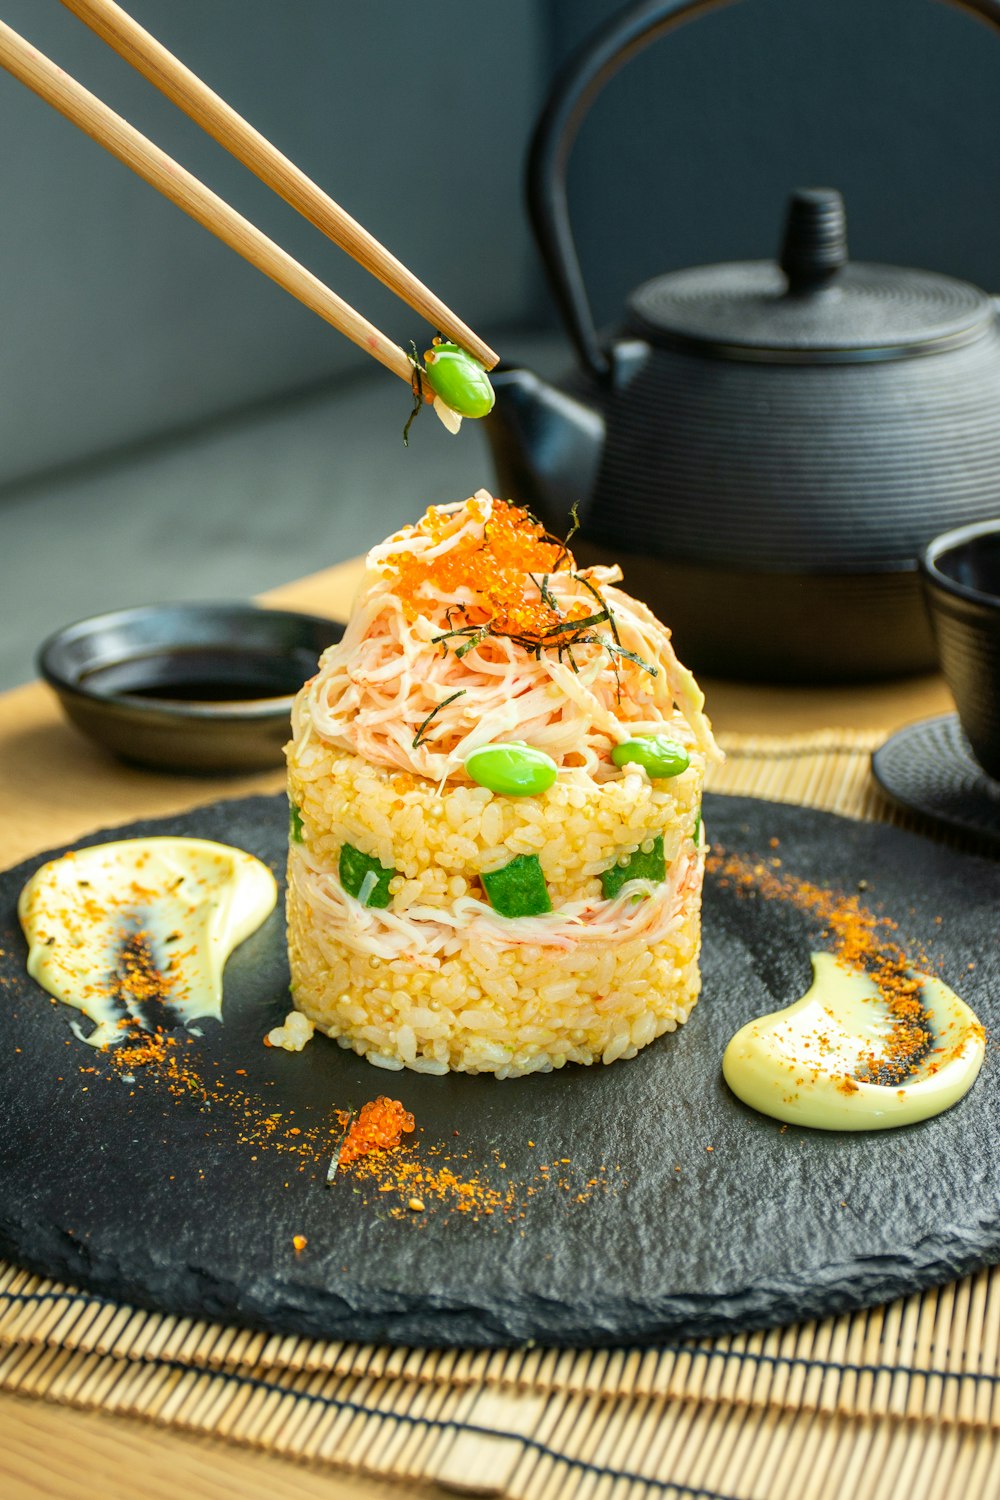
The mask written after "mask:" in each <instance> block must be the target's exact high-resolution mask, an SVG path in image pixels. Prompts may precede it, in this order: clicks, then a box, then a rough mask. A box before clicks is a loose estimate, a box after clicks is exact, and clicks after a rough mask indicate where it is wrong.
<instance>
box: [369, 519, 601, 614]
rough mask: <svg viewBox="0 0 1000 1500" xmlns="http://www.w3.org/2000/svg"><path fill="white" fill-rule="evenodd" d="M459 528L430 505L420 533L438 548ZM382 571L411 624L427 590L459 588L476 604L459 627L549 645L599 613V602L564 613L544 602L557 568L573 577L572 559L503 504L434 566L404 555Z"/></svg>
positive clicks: (413, 555) (460, 610)
mask: <svg viewBox="0 0 1000 1500" xmlns="http://www.w3.org/2000/svg"><path fill="white" fill-rule="evenodd" d="M459 524H460V522H458V521H457V520H456V517H455V516H454V515H449V514H447V513H446V512H444V511H441V510H439V509H438V508H437V507H435V506H432V507H431V509H430V510H429V511H428V512H427V514H426V516H424V517H423V519H422V520H421V521H420V523H419V524H418V526H417V528H416V530H417V533H418V534H419V535H420V536H429V537H430V538H431V540H432V541H433V542H434V543H438V542H441V541H443V540H444V539H445V538H446V537H447V536H448V533H449V532H450V531H453V530H455V529H457V526H458V525H459ZM384 567H385V569H386V571H387V572H388V573H389V574H390V575H391V576H392V577H393V580H394V583H393V588H394V592H395V593H396V594H397V595H398V597H399V599H400V600H401V601H402V604H403V607H404V609H405V610H406V612H407V614H408V615H410V617H411V618H412V617H413V616H415V615H416V614H418V613H419V606H418V604H417V602H416V601H417V595H418V594H419V593H420V592H421V591H422V589H423V588H424V587H425V586H426V585H427V584H430V585H431V586H432V587H433V588H434V589H436V590H439V591H440V592H441V593H442V594H444V595H445V597H448V596H450V595H452V594H454V593H455V592H456V591H457V590H458V589H471V590H472V591H473V592H474V593H475V595H476V603H475V605H462V606H460V607H456V609H455V611H454V615H453V618H454V621H455V623H456V624H462V625H475V626H484V627H488V628H489V629H490V630H491V631H493V633H494V634H497V635H513V636H519V637H527V638H530V639H532V640H538V641H544V640H545V639H546V638H547V637H548V636H550V635H551V634H552V632H553V630H554V629H555V627H556V626H557V625H562V624H564V623H565V622H566V620H572V619H586V618H587V617H588V616H589V615H592V614H594V613H595V612H597V611H598V610H599V608H600V606H599V605H598V603H597V600H596V599H594V598H591V599H590V601H589V603H588V602H587V600H586V599H584V598H581V599H580V600H578V601H575V602H574V603H573V604H572V605H571V606H570V607H569V609H568V612H566V613H561V612H560V611H559V610H558V609H553V608H552V606H551V605H550V604H547V603H546V602H545V600H544V599H543V598H542V593H541V588H540V586H539V585H540V583H541V580H542V579H543V578H544V577H545V576H546V575H547V574H552V573H554V572H555V571H556V570H557V568H567V569H568V570H569V571H573V570H575V568H576V563H575V561H574V559H573V555H572V553H571V552H569V550H568V549H567V548H566V547H565V546H564V545H563V544H562V542H558V541H556V540H555V539H554V538H553V537H550V536H549V534H548V533H547V532H546V530H545V528H544V526H541V525H540V524H539V523H538V522H537V521H535V520H533V519H532V517H531V516H530V515H529V514H528V512H527V511H526V510H522V509H521V508H520V507H519V506H517V505H511V504H510V502H509V501H506V500H497V501H495V502H494V506H493V513H492V515H491V516H490V518H489V520H488V521H487V522H486V525H485V527H484V534H483V536H482V538H479V537H478V536H476V535H475V534H471V535H467V536H466V537H464V538H463V539H462V540H461V541H460V542H459V543H458V544H457V545H456V546H454V547H452V548H450V549H449V550H448V551H447V552H444V553H442V554H441V556H440V557H434V558H431V559H429V560H425V559H424V558H423V557H421V555H420V554H419V553H412V552H402V553H399V554H397V555H396V556H394V557H392V558H390V559H388V560H387V562H386V563H385V564H384ZM529 574H533V575H534V578H535V579H537V580H538V582H535V581H534V580H533V579H532V578H531V577H529V576H528V575H529Z"/></svg>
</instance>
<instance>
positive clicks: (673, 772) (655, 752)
mask: <svg viewBox="0 0 1000 1500" xmlns="http://www.w3.org/2000/svg"><path fill="white" fill-rule="evenodd" d="M611 759H612V760H613V761H614V763H615V765H616V766H629V765H635V766H642V767H644V769H645V771H646V774H647V775H648V776H649V777H650V778H651V779H652V780H654V781H660V780H665V779H666V778H667V777H668V776H679V775H680V774H681V772H682V771H686V770H687V768H688V766H689V765H690V764H691V757H690V756H689V755H688V753H687V751H686V750H685V749H684V746H683V745H680V744H678V742H677V741H676V740H671V739H668V738H667V736H666V735H665V734H650V735H644V736H643V738H642V739H641V740H624V741H623V742H622V744H620V745H616V746H615V747H614V749H613V750H612V752H611Z"/></svg>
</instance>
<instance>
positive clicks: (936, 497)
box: [487, 0, 1000, 681]
mask: <svg viewBox="0 0 1000 1500" xmlns="http://www.w3.org/2000/svg"><path fill="white" fill-rule="evenodd" d="M712 3H713V0H655V3H650V0H646V3H644V4H642V5H639V6H637V7H634V8H631V9H629V10H628V11H627V12H626V13H624V14H623V15H621V16H619V17H618V18H616V19H615V20H613V21H612V22H611V24H610V25H609V26H608V27H607V28H606V29H605V30H604V31H602V32H601V33H600V34H599V35H598V36H597V38H596V39H595V40H594V41H593V42H591V43H590V44H589V45H587V46H586V47H585V48H584V49H583V51H582V52H581V53H580V54H579V55H578V57H577V58H575V59H573V60H572V61H571V62H570V64H569V66H568V68H567V70H566V71H565V72H564V73H563V74H562V76H561V77H560V79H558V80H557V82H556V85H555V88H554V91H553V93H552V96H551V97H550V99H549V102H548V104H547V106H546V108H545V110H544V112H543V114H542V116H541V119H540V121H539V124H538V127H537V129H536V132H535V138H534V141H533V144H532V149H531V155H530V158H529V163H528V194H529V204H530V208H531V215H532V222H533V225H534V229H535V234H536V237H537V240H538V244H539V247H540V250H541V253H542V256H543V258H544V261H545V264H546V268H547V271H548V274H549V277H550V280H551V283H552V288H553V290H554V293H555V296H556V298H557V301H558V303H559V307H560V310H561V312H562V316H563V318H564V320H565V323H566V326H567V329H568V331H569V334H570V337H571V338H572V340H573V343H574V346H575V348H576V351H577V354H578V356H579V359H580V365H581V368H580V369H578V370H577V371H575V372H574V373H573V375H572V376H571V377H570V378H569V380H568V381H566V382H565V383H563V384H562V385H561V386H560V387H554V386H550V385H548V384H546V383H545V382H544V381H542V380H540V379H539V378H538V377H537V376H535V375H533V374H531V373H530V372H528V371H526V370H506V371H501V372H500V373H499V374H497V375H495V376H494V384H495V386H496V391H497V401H496V407H495V409H494V413H493V415H492V416H491V417H490V418H489V419H488V422H487V429H488V431H489V435H490V441H491V444H492V447H493V454H494V459H495V462H496V467H497V477H498V484H499V490H500V493H502V494H504V495H509V496H511V497H513V498H516V499H517V500H518V501H520V502H521V503H523V504H525V505H528V506H529V507H530V508H531V509H532V510H533V511H535V512H536V514H538V515H539V517H540V518H541V519H542V520H544V521H545V523H546V524H547V525H548V526H549V528H550V529H551V530H553V531H556V532H559V533H560V534H561V533H562V532H564V531H565V528H566V522H567V515H568V512H569V509H570V507H571V506H572V505H573V504H574V503H575V502H576V503H578V504H579V515H580V521H581V531H580V534H579V537H578V543H579V545H578V544H577V543H575V544H574V546H575V550H576V551H577V555H578V556H579V557H580V558H581V559H582V560H584V561H587V562H594V561H604V560H615V561H621V563H622V565H623V567H624V568H625V574H626V581H627V585H628V587H629V590H630V592H634V593H636V594H640V595H641V596H643V597H645V598H646V600H647V602H648V603H649V604H650V605H651V607H652V608H653V609H655V610H656V612H657V613H658V614H659V615H660V616H661V618H663V619H664V620H665V621H666V622H667V623H668V624H669V625H671V626H672V628H673V630H674V635H675V638H676V642H677V647H678V651H679V653H680V654H681V656H682V659H684V660H685V661H687V662H688V663H689V664H690V665H691V666H692V667H694V668H695V669H696V670H701V671H707V672H713V673H717V674H722V675H728V676H740V677H748V678H757V679H764V680H771V681H782V680H783V681H795V680H819V679H827V680H830V679H836V678H840V679H842V680H850V679H853V680H858V679H861V678H875V677H884V676H891V675H896V674H900V673H904V672H913V671H920V670H923V669H926V668H929V667H930V666H932V665H933V662H934V649H933V644H932V641H931V637H930V632H929V628H928V625H927V621H926V618H925V613H924V608H923V603H922V599H921V595H920V589H919V583H918V575H917V571H916V557H917V555H918V553H919V552H920V551H921V549H922V548H923V547H924V545H925V544H926V543H927V542H928V541H930V539H931V538H932V537H933V536H935V535H936V534H938V533H939V532H942V531H946V530H948V529H949V528H951V527H954V526H959V525H962V524H964V523H966V522H972V521H979V520H985V519H987V518H988V517H991V516H995V515H998V514H1000V329H998V321H997V315H998V306H1000V304H997V303H994V301H993V300H992V299H991V298H990V297H989V296H987V295H986V293H985V292H981V291H979V290H978V289H977V288H975V287H973V286H969V285H967V284H966V283H964V282H960V281H956V280H953V279H951V278H950V277H947V276H941V275H936V274H932V273H930V272H924V271H915V270H903V269H900V268H898V267H895V266H882V265H871V264H860V263H858V262H851V261H849V260H848V258H847V233H846V223H845V215H844V206H843V202H842V200H841V198H840V195H839V194H838V193H836V192H834V191H832V190H829V189H811V190H808V191H800V192H797V193H795V194H794V195H793V196H792V198H791V201H790V204H789V207H788V212H787V219H786V224H785V231H784V240H783V243H782V248H781V253H780V259H779V261H778V263H775V262H772V261H746V262H740V263H736V264H730V265H717V266H703V267H698V268H695V269H689V270H683V271H676V272H673V273H671V274H669V275H666V276H660V277H658V278H656V279H655V280H653V281H649V282H647V283H646V284H645V285H644V286H641V287H639V289H638V290H637V291H635V292H633V294H632V296H631V297H630V298H629V301H628V313H627V317H626V320H625V323H624V326H623V328H622V329H621V331H620V333H619V334H618V335H617V336H616V337H615V339H614V340H613V341H612V342H611V343H610V344H609V345H607V346H605V345H604V344H602V342H601V341H600V339H599V337H598V334H597V332H596V330H595V328H594V324H593V319H592V316H591V312H590V307H589V304H588V301H587V296H586V293H585V290H584V286H583V281H582V278H581V274H580V267H579V263H578V260H577V257H576V252H575V249H574V246H573V239H572V235H571V231H570V226H569V218H568V212H567V201H566V188H565V167H566V159H567V156H568V153H569V148H570V145H571V143H572V139H573V137H574V135H575V133H576V130H577V129H578V127H579V124H580V121H581V119H582V117H583V115H584V113H585V112H586V110H587V108H588V107H589V105H590V103H591V102H592V101H593V99H594V97H595V95H596V93H597V92H598V90H599V88H600V87H601V85H602V84H603V83H605V82H606V81H607V79H608V78H609V77H610V76H611V74H612V73H613V72H614V71H615V70H616V69H617V68H618V67H619V66H621V64H622V63H623V62H625V61H627V60H628V59H629V58H631V57H634V56H635V55H636V53H638V52H639V51H640V50H641V49H642V48H643V47H644V46H646V45H647V44H648V43H649V42H651V41H653V40H654V39H655V38H656V37H657V36H658V35H660V34H661V33H662V32H663V31H665V30H667V29H668V28H669V27H670V26H671V25H672V24H674V23H675V22H677V21H678V20H680V19H684V18H686V17H688V16H693V15H695V14H696V13H697V12H699V11H701V10H704V9H707V8H708V7H709V5H710V4H712ZM961 3H962V4H963V5H964V6H965V8H967V9H969V10H975V11H976V12H978V13H979V14H980V15H983V16H985V17H987V18H988V19H989V20H991V21H992V22H993V23H994V24H996V25H997V26H998V27H1000V0H961Z"/></svg>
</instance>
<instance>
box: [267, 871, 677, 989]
mask: <svg viewBox="0 0 1000 1500" xmlns="http://www.w3.org/2000/svg"><path fill="white" fill-rule="evenodd" d="M703 862H704V851H703V850H702V851H701V852H699V851H696V850H695V849H694V848H691V849H690V850H689V851H687V852H685V853H684V854H683V855H682V856H680V857H679V858H678V859H677V860H675V862H674V865H673V867H672V868H671V871H670V875H669V877H668V879H667V880H665V881H660V882H659V883H658V884H655V885H654V884H652V883H651V882H649V881H646V880H633V881H630V882H629V883H628V884H626V885H625V886H623V887H622V890H621V892H620V893H619V895H618V896H616V897H615V899H614V900H613V901H600V900H597V901H574V902H569V903H567V904H566V905H564V906H563V907H562V908H561V909H560V910H559V912H558V913H556V914H553V915H551V916H546V917H518V918H516V919H515V920H511V919H509V918H504V917H498V916H497V915H496V913H495V912H494V911H493V910H492V909H491V908H490V907H489V906H488V905H487V904H486V903H485V902H484V901H480V900H477V899H476V898H475V897H474V896H466V897H463V898H461V899H460V900H458V901H455V902H454V903H453V904H452V905H451V907H449V908H447V909H445V908H441V907H429V906H428V907H410V909H409V911H407V912H405V913H399V914H396V913H395V912H392V911H383V910H379V909H377V908H360V907H359V904H358V902H357V901H355V900H354V899H353V898H352V897H350V896H349V895H348V894H347V893H346V892H345V891H344V889H343V887H342V886H341V884H340V882H339V881H338V880H336V879H335V878H333V877H332V876H331V875H330V874H329V873H328V872H326V871H324V870H323V868H322V866H320V865H319V864H318V863H317V862H316V861H315V860H313V859H311V858H310V857H309V855H308V854H307V853H305V852H304V851H303V850H301V849H297V850H295V851H294V854H293V857H292V872H293V878H294V879H295V882H296V885H297V887H298V889H299V890H300V891H301V893H302V895H303V896H304V898H305V899H306V901H308V903H309V907H310V910H311V912H312V915H313V920H314V921H315V923H316V932H317V937H318V939H319V941H320V942H321V943H322V942H323V941H324V939H328V938H330V937H333V938H335V939H336V940H337V941H338V942H341V943H344V944H346V945H347V947H349V948H351V949H352V950H353V951H354V952H356V953H361V954H364V955H366V956H367V957H370V958H378V959H380V960H382V961H392V960H401V961H403V962H405V963H409V964H412V965H413V967H414V968H417V969H436V968H439V967H440V965H441V962H442V960H443V959H445V958H447V957H448V956H449V954H451V953H454V952H455V951H457V950H458V948H459V947H460V946H461V941H460V940H464V939H471V940H472V941H474V942H478V943H480V944H482V945H483V947H484V948H486V947H489V946H493V947H501V948H518V947H534V946H539V945H540V946H542V947H546V948H557V949H563V950H565V951H570V950H572V949H574V948H576V947H577V946H578V945H579V944H580V943H597V944H607V943H609V942H615V943H626V942H630V941H634V940H636V939H639V940H641V941H642V942H643V943H644V944H650V943H658V942H662V941H663V939H664V938H666V937H668V936H669V935H670V934H671V932H672V931H673V929H674V928H675V927H676V926H677V924H678V923H679V922H681V921H682V920H683V916H684V911H685V907H686V902H687V900H688V898H689V897H690V895H691V893H692V891H693V890H694V889H695V888H696V887H699V888H700V884H701V877H702V866H703ZM637 896H642V897H643V898H644V899H642V900H637V899H636V898H637Z"/></svg>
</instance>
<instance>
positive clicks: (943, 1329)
mask: <svg viewBox="0 0 1000 1500" xmlns="http://www.w3.org/2000/svg"><path fill="white" fill-rule="evenodd" d="M877 742H878V741H877V737H874V736H872V735H870V734H852V733H846V732H840V731H831V732H827V733H821V734H813V735H809V736H801V737H798V738H796V739H795V740H789V739H771V738H764V737H754V738H750V737H739V738H736V737H731V738H730V739H729V740H728V741H727V743H726V749H727V753H728V760H727V762H726V764H725V765H724V766H722V767H720V768H718V769H717V770H715V771H714V772H713V774H712V778H711V786H712V789H713V790H714V791H718V792H724V793H725V792H729V793H741V794H747V795H756V796H761V797H769V798H773V799H775V800H780V801H790V802H798V803H802V804H806V805H810V806H815V807H821V808H825V809H827V810H829V811H836V812H841V813H845V814H847V815H849V816H854V817H866V818H874V817H881V818H885V819H887V820H889V821H893V822H897V823H901V824H904V825H905V824H906V822H907V819H906V818H905V817H903V816H897V815H896V814H894V813H893V812H892V811H890V810H889V809H888V808H887V806H886V805H885V804H884V803H883V802H882V800H881V798H880V795H879V793H878V791H877V789H876V788H875V786H874V784H873V783H872V782H871V778H870V773H869V756H870V752H871V750H872V749H873V748H874V747H875V745H876V744H877ZM709 833H711V830H710V829H709ZM0 1387H3V1388H7V1389H11V1390H17V1391H20V1392H22V1393H24V1394H31V1395H36V1396H44V1397H47V1398H48V1399H50V1400H54V1401H61V1402H64V1403H67V1404H71V1405H75V1406H82V1407H98V1408H101V1409H103V1410H107V1411H112V1412H121V1413H128V1414H132V1415H136V1416H141V1417H145V1418H147V1419H151V1420H154V1421H157V1422H161V1423H166V1424H169V1425H174V1426H178V1427H183V1428H185V1429H187V1430H190V1431H193V1432H200V1433H209V1434H214V1435H216V1436H219V1437H225V1438H227V1439H229V1440H231V1441H235V1442H240V1443H244V1444H248V1445H251V1446H257V1447H262V1448H267V1449H269V1450H271V1451H274V1452H278V1453H286V1454H288V1455H289V1456H295V1457H299V1458H307V1459H309V1458H311V1459H313V1460H316V1461H322V1462H327V1463H333V1464H336V1465H338V1466H341V1467H346V1468H355V1469H363V1470H365V1471H366V1472H370V1473H373V1474H379V1475H383V1476H386V1477H396V1478H399V1479H406V1480H409V1481H410V1482H413V1483H415V1482H417V1481H418V1480H419V1481H436V1482H438V1483H443V1484H445V1485H448V1486H450V1487H454V1488H458V1489H464V1490H470V1491H474V1492H477V1493H483V1494H498V1495H499V1494H503V1495H510V1496H512V1497H521V1496H524V1497H531V1500H534V1497H539V1500H546V1497H550V1496H551V1497H552V1500H556V1497H561V1496H563V1495H565V1494H568V1493H570V1492H572V1493H574V1494H576V1493H579V1494H580V1495H581V1496H582V1495H586V1496H587V1500H600V1497H602V1496H608V1497H611V1496H613V1497H614V1500H624V1497H633V1496H635V1497H640V1496H642V1497H645V1496H647V1495H649V1496H653V1495H656V1496H663V1495H666V1496H668V1497H670V1496H673V1495H677V1496H698V1497H706V1500H707V1497H711V1496H717V1497H721V1500H782V1497H785V1496H787V1497H789V1500H799V1497H800V1496H803V1495H806V1494H808V1495H809V1496H810V1497H815V1500H827V1497H829V1500H833V1497H839V1496H840V1495H842V1494H844V1493H851V1494H852V1495H853V1496H854V1497H856V1500H866V1497H869V1500H883V1497H889V1496H891V1497H893V1500H895V1497H897V1496H900V1497H902V1496H904V1495H905V1496H907V1497H908V1500H909V1497H913V1500H923V1497H927V1500H933V1497H937V1496H941V1497H942V1500H945V1497H947V1500H950V1497H951V1496H955V1495H963V1496H969V1497H970V1500H971V1497H973V1496H983V1497H987V1496H989V1497H994V1496H996V1495H997V1494H1000V1268H998V1269H992V1270H984V1271H982V1272H980V1273H979V1274H978V1275H976V1276H972V1277H968V1278H966V1279H965V1280H963V1281H960V1282H957V1283H953V1284H951V1285H948V1286H944V1287H939V1288H935V1289H932V1290H930V1291H928V1292H926V1293H924V1294H922V1295H919V1296H914V1297H911V1298H908V1299H905V1300H900V1301H898V1302H895V1303H892V1304H890V1305H888V1306H886V1307H879V1308H873V1309H870V1310H868V1311H866V1312H861V1313H857V1314H853V1315H844V1316H842V1317H839V1318H832V1319H825V1320H822V1321H817V1322H812V1323H807V1324H799V1325H793V1326H791V1327H788V1328H784V1329H775V1330H770V1331H766V1332H761V1331H757V1332H749V1333H744V1334H738V1335H731V1336H728V1337H723V1338H717V1339H710V1340H700V1341H678V1342H673V1343H669V1344H666V1345H664V1346H661V1347H658V1348H656V1349H648V1350H642V1349H602V1350H582V1351H576V1350H554V1349H544V1348H542V1349H539V1348H529V1349H519V1350H493V1351H491V1350H463V1349H452V1350H425V1349H399V1348H395V1349H393V1348H388V1347H381V1346H375V1345H365V1344H358V1343H351V1342H346V1341H322V1340H313V1339H305V1338H295V1337H282V1336H277V1335H268V1334H263V1333H255V1332H252V1331H249V1330H246V1329H239V1328H233V1327H227V1326H224V1325H220V1324H214V1323H210V1322H205V1321H200V1320H196V1319H189V1318H177V1317H168V1316H164V1315H161V1314H157V1313H151V1312H147V1311H144V1310H142V1309H137V1308H133V1307H129V1306H125V1305H122V1304H119V1303H115V1302H112V1301H109V1300H108V1299H106V1298H103V1297H100V1296H95V1295H92V1294H90V1293H86V1292H81V1291H78V1290H76V1289H74V1288H72V1287H66V1286H62V1285H60V1284H58V1283H54V1282H51V1281H46V1280H44V1279H43V1278H40V1277H37V1276H34V1275H31V1274H30V1273H28V1272H25V1271H22V1270H19V1269H18V1268H16V1267H14V1266H9V1265H3V1264H2V1263H0Z"/></svg>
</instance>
